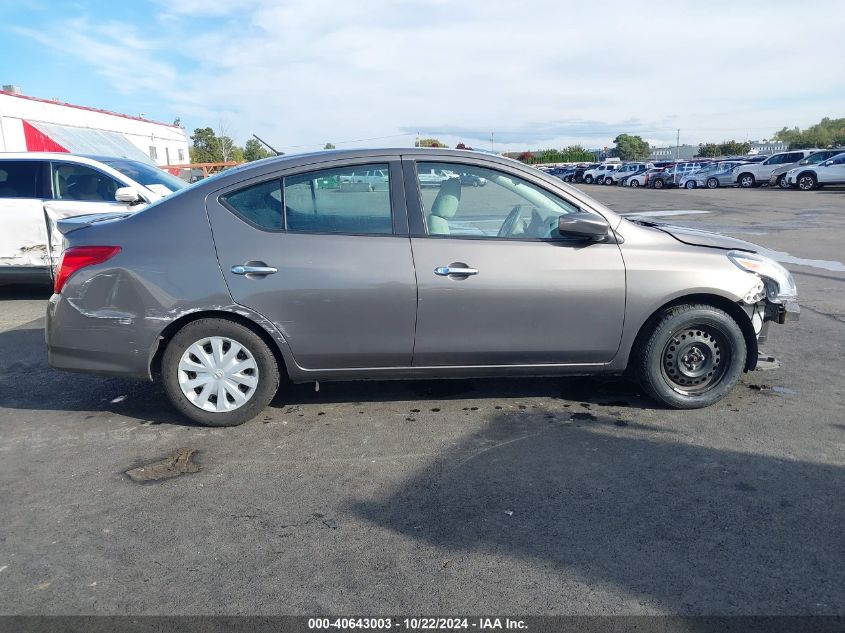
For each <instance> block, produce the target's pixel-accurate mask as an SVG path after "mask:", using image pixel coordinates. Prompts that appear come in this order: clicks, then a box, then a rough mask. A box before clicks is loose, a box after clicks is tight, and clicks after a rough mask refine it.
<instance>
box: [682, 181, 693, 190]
mask: <svg viewBox="0 0 845 633" xmlns="http://www.w3.org/2000/svg"><path fill="white" fill-rule="evenodd" d="M695 185H696V183H695V181H694V180H687V182H686V184H685V185H684V186H685V187H686V188H687V189H695Z"/></svg>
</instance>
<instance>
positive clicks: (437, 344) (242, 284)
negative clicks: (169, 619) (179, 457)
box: [47, 149, 798, 426]
mask: <svg viewBox="0 0 845 633" xmlns="http://www.w3.org/2000/svg"><path fill="white" fill-rule="evenodd" d="M365 170H383V171H384V173H385V174H387V180H388V182H387V186H386V187H384V188H383V189H382V188H376V189H375V190H371V189H372V188H369V187H357V186H352V185H350V184H349V183H350V179H349V176H350V174H352V173H353V172H355V173H357V172H360V171H365ZM431 173H442V174H472V175H474V176H476V177H478V178H483V179H484V180H485V182H486V183H487V184H486V186H485V187H461V181H460V178H445V179H444V180H443V181H442V182H441V183H440V184H439V186H437V187H436V188H429V187H425V188H424V187H422V186H421V185H423V184H426V183H424V182H421V181H420V178H419V177H418V174H431ZM60 230H61V231H62V233H63V234H64V237H65V246H66V250H65V251H64V254H63V256H62V260H61V262H60V264H59V266H58V269H57V271H56V275H55V294H54V295H53V296H52V298H51V299H50V302H49V307H48V314H47V317H48V318H47V342H48V348H49V359H50V363H51V364H52V365H53V366H54V367H58V368H62V369H68V370H74V371H87V372H95V373H101V374H108V375H119V376H129V377H136V378H139V379H147V380H153V379H156V380H160V381H161V382H162V383H163V386H164V390H165V392H166V393H167V395H168V396H169V398H170V400H171V402H172V403H173V405H174V406H175V407H176V408H177V409H178V410H179V411H181V412H182V413H183V414H184V415H186V416H187V417H189V418H191V419H193V420H195V421H197V422H200V423H202V424H208V425H213V426H226V425H234V424H240V423H242V422H245V421H246V420H249V419H250V418H252V417H254V416H255V415H257V414H258V413H259V412H260V411H261V410H262V409H263V408H264V407H265V406H267V404H268V403H269V402H270V400H271V399H272V398H273V397H274V395H275V394H276V392H277V390H278V388H279V385H280V383H281V377H282V376H285V377H287V378H288V379H290V380H291V381H293V382H317V381H328V380H359V379H388V378H416V377H426V378H456V377H469V376H491V375H567V374H570V375H571V374H586V373H589V374H621V373H623V372H626V371H629V372H630V373H632V374H633V375H635V376H637V377H638V378H639V380H640V381H641V383H642V385H643V387H644V388H645V390H646V391H647V393H649V394H650V395H651V396H652V397H653V398H655V399H656V400H658V401H661V402H663V403H665V404H666V405H668V406H670V407H677V408H695V407H703V406H707V405H709V404H712V403H714V402H716V401H718V400H719V399H721V398H722V397H724V396H725V395H726V394H727V393H728V392H729V391H730V390H731V388H732V387H733V386H734V384H735V383H736V382H737V380H738V378H739V376H740V374H741V373H742V372H743V371H749V370H752V369H754V367H755V364H756V362H757V350H758V346H759V345H760V344H761V343H762V342H763V341H765V339H766V334H767V329H768V325H769V323H770V322H772V321H774V322H776V323H784V322H785V321H787V320H789V319H792V318H796V317H797V314H798V308H797V301H796V288H795V284H794V282H793V279H792V277H791V276H790V274H789V272H787V271H786V270H785V269H784V268H783V267H781V266H780V265H779V264H777V263H776V262H774V261H772V260H771V259H769V258H767V257H765V256H763V255H761V254H759V253H758V250H759V249H758V248H757V247H756V246H754V245H752V244H749V243H747V242H743V241H739V240H736V239H731V238H727V237H722V236H719V235H715V234H711V233H705V232H701V231H695V230H691V229H684V228H679V227H671V226H663V225H657V224H654V223H651V222H642V221H641V222H633V221H629V220H626V219H623V218H622V217H620V216H619V215H617V214H616V213H614V212H613V211H611V210H610V209H608V208H606V207H604V206H602V205H601V204H599V203H598V202H596V201H595V200H592V199H591V198H589V197H588V196H586V195H584V194H583V193H581V192H580V191H578V190H577V189H574V188H572V187H570V186H568V185H566V184H565V183H562V182H561V181H560V180H559V179H557V178H554V177H552V176H548V175H546V174H543V173H541V172H539V171H538V170H536V169H532V168H530V167H527V166H525V165H522V164H520V163H517V162H515V161H511V160H508V159H505V158H501V157H497V156H491V155H484V154H479V153H475V152H465V151H452V150H431V149H426V150H415V149H394V150H390V149H381V150H355V151H332V152H319V153H314V154H304V155H299V156H286V157H282V158H274V159H267V160H264V161H258V162H256V163H252V164H249V165H245V166H242V167H238V168H235V169H232V170H229V171H226V172H223V173H222V174H220V175H218V176H215V177H213V178H209V179H208V180H205V181H203V182H201V183H199V184H197V185H195V186H193V187H190V188H188V189H184V190H182V191H180V192H177V193H175V194H173V195H172V196H170V197H168V198H166V199H164V200H162V201H160V202H157V203H155V204H152V205H150V206H149V207H147V208H146V209H144V210H143V211H141V212H139V213H135V214H127V215H121V214H100V215H96V216H85V217H78V218H71V219H68V220H63V221H61V223H60ZM362 388H364V387H362Z"/></svg>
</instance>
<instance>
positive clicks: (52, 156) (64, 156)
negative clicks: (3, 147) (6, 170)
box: [0, 152, 100, 166]
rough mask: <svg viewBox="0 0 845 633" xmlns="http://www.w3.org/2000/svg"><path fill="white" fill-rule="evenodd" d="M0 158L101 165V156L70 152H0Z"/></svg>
mask: <svg viewBox="0 0 845 633" xmlns="http://www.w3.org/2000/svg"><path fill="white" fill-rule="evenodd" d="M0 160H61V161H65V162H69V163H80V164H82V165H98V166H99V165H100V160H99V158H95V157H93V156H81V155H79V154H70V153H68V152H0Z"/></svg>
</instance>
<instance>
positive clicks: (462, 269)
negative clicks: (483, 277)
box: [434, 266, 478, 277]
mask: <svg viewBox="0 0 845 633" xmlns="http://www.w3.org/2000/svg"><path fill="white" fill-rule="evenodd" d="M434 274H435V275H440V276H441V277H448V276H449V275H477V274H478V269H477V268H468V267H466V266H439V267H438V268H435V269H434Z"/></svg>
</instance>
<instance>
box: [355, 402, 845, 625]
mask: <svg viewBox="0 0 845 633" xmlns="http://www.w3.org/2000/svg"><path fill="white" fill-rule="evenodd" d="M611 423H612V422H611V420H609V419H606V418H599V419H598V420H597V421H596V422H595V423H587V424H577V423H571V422H568V421H566V416H560V414H558V415H557V416H556V417H555V419H551V420H550V419H547V418H545V417H544V416H543V415H538V414H530V415H520V414H518V413H513V414H506V413H501V414H496V415H494V416H493V417H492V418H491V420H490V422H489V424H488V426H487V427H486V429H485V430H484V431H483V432H480V433H476V434H474V435H473V436H471V437H470V438H468V439H466V440H465V441H464V443H463V444H462V445H460V446H458V447H456V448H454V450H448V451H447V452H444V453H443V454H442V456H440V457H438V458H436V459H435V460H433V461H432V462H431V463H429V464H428V465H427V466H426V467H425V468H423V469H422V470H420V471H418V472H417V473H416V474H414V475H412V476H411V477H409V478H408V479H407V480H406V481H404V483H402V484H401V485H399V486H397V487H396V488H395V489H393V490H392V491H389V492H388V493H386V494H385V495H384V496H383V497H381V498H379V499H377V500H376V501H370V500H368V501H360V502H356V503H354V504H352V506H351V508H350V509H351V511H352V512H353V513H354V514H355V515H357V516H359V517H360V518H363V519H365V520H367V521H368V522H371V523H372V524H374V525H377V526H379V527H382V528H387V529H389V530H391V531H393V532H395V533H399V534H401V535H403V536H405V537H408V538H411V539H415V540H420V541H424V542H425V543H427V544H429V545H432V546H434V547H437V548H438V549H439V551H444V552H450V553H451V554H452V555H454V556H459V555H460V552H461V551H464V552H472V553H474V554H485V555H494V556H507V557H509V558H517V559H521V560H524V561H525V564H526V565H530V566H537V565H542V566H549V567H551V568H552V569H557V570H559V571H561V572H565V573H566V576H567V577H568V578H571V577H572V576H574V577H576V578H577V579H579V581H581V582H583V583H586V584H587V585H588V586H592V585H602V584H610V585H612V586H614V587H617V588H620V589H621V590H622V591H624V592H625V593H626V594H629V595H632V596H633V597H634V598H637V599H640V600H647V601H648V603H649V604H652V605H656V606H657V607H658V608H660V609H666V610H667V611H668V612H671V613H690V614H708V615H716V614H737V613H745V614H811V613H812V614H821V613H828V614H829V613H842V612H843V608H845V606H843V603H842V595H843V589H845V539H843V537H842V534H843V533H842V491H843V489H845V469H844V468H842V467H836V466H828V465H821V464H814V463H807V462H799V461H790V460H785V459H778V458H773V457H767V456H763V455H753V454H744V453H738V452H732V451H729V450H717V449H712V448H706V447H700V446H693V445H688V444H682V443H678V442H674V441H663V440H662V439H657V440H655V439H653V436H652V437H651V438H648V439H646V438H644V437H642V436H638V435H640V434H639V432H638V431H637V430H636V429H620V428H615V427H614V426H608V425H609V424H611ZM502 581H503V582H506V581H507V579H506V578H503V579H502ZM548 591H554V589H553V588H549V589H548Z"/></svg>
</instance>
